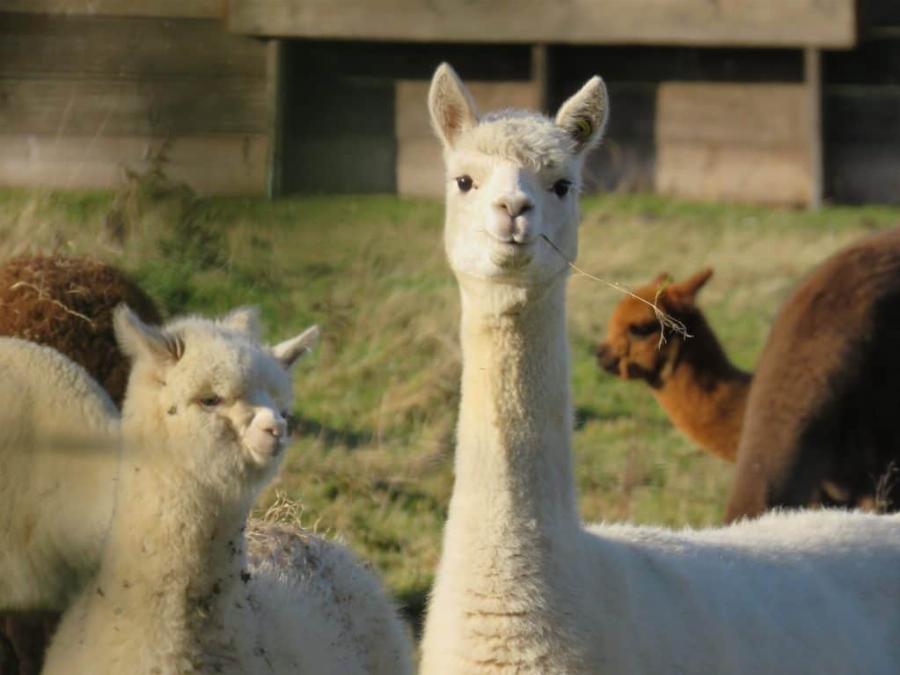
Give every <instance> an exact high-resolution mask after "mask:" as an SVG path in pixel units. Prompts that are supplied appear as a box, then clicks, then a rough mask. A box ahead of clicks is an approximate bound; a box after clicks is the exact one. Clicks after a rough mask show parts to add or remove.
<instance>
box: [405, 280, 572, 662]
mask: <svg viewBox="0 0 900 675" xmlns="http://www.w3.org/2000/svg"><path fill="white" fill-rule="evenodd" d="M565 286H566V280H565V276H560V277H558V278H557V279H556V281H554V282H553V283H552V284H551V285H550V286H549V287H545V288H542V289H540V290H534V289H522V288H511V287H501V288H497V287H496V286H494V287H492V286H490V285H487V284H485V283H484V282H478V281H472V280H465V279H460V288H461V292H462V308H463V315H462V348H463V376H462V402H461V405H460V413H459V429H458V435H459V438H458V443H457V449H456V482H455V485H454V489H453V497H452V498H451V500H450V510H449V515H448V518H447V524H446V527H445V530H444V550H443V553H442V556H441V563H440V568H439V570H438V575H437V580H436V582H435V587H434V595H433V599H432V602H431V605H430V608H429V613H428V621H427V623H426V627H425V636H424V639H423V647H422V672H423V673H428V674H429V675H430V674H432V673H441V674H442V675H448V674H450V673H473V672H482V671H483V670H484V669H485V666H486V664H493V665H492V666H491V667H488V668H487V670H488V671H490V672H494V671H493V670H492V668H496V669H497V671H498V672H499V670H502V668H501V666H502V665H503V664H505V666H504V667H508V668H509V669H510V672H512V671H514V670H517V669H518V670H519V671H521V672H536V671H540V670H541V664H542V663H545V662H546V659H547V658H548V655H549V654H550V653H551V652H553V651H554V650H556V651H559V650H565V649H568V645H562V644H554V640H544V641H542V643H541V646H540V648H529V649H528V650H523V649H520V646H521V645H522V644H525V642H527V643H528V644H531V643H530V638H529V637H528V636H531V635H534V634H544V635H549V634H554V633H553V628H552V627H551V626H550V625H548V621H550V622H552V621H554V618H555V617H560V616H564V615H565V612H564V609H563V608H562V607H559V606H557V604H558V603H557V599H558V598H560V597H561V595H560V593H558V592H557V590H556V586H558V585H559V586H562V587H567V586H568V585H569V579H570V576H571V564H570V563H571V560H573V558H575V557H576V556H577V555H578V552H577V550H576V549H577V547H578V546H579V541H580V537H579V535H578V531H579V529H580V521H579V518H578V512H577V506H576V500H575V489H574V483H573V477H572V456H571V448H570V445H571V428H572V418H571V405H570V394H569V352H568V347H567V341H566V328H565ZM522 640H525V642H522Z"/></svg>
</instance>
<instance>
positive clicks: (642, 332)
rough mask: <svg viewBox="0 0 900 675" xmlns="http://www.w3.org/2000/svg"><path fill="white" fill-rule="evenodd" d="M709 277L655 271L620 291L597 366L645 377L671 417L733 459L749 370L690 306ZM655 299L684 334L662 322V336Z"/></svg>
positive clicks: (708, 273) (631, 376)
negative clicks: (677, 278)
mask: <svg viewBox="0 0 900 675" xmlns="http://www.w3.org/2000/svg"><path fill="white" fill-rule="evenodd" d="M710 276H712V270H711V269H704V270H701V271H699V272H697V273H696V274H694V275H692V276H690V277H688V278H687V279H685V280H683V281H681V282H678V283H668V275H665V274H661V275H660V276H658V277H657V278H656V279H655V280H653V281H652V282H651V283H649V284H647V285H646V286H642V287H640V288H638V289H637V290H636V291H635V294H636V295H637V296H638V297H640V298H642V299H643V300H644V302H642V301H641V300H638V299H636V298H633V297H630V296H625V297H624V298H623V299H622V301H621V302H620V303H619V305H618V306H617V307H616V309H615V310H614V311H613V314H612V317H611V318H610V320H609V327H608V329H607V334H606V340H605V341H604V342H603V343H601V344H600V345H599V347H598V348H597V360H598V361H599V363H600V365H601V366H602V367H603V368H604V369H606V370H607V371H609V372H610V373H612V374H613V375H618V376H619V377H621V378H623V379H642V380H644V381H646V382H647V383H648V384H649V385H650V388H651V391H652V392H653V395H654V396H655V397H656V400H657V401H659V403H660V405H661V406H662V407H663V409H664V410H665V411H666V413H667V414H668V415H669V419H670V420H672V423H673V424H674V425H675V426H676V427H677V428H678V429H679V430H680V431H681V432H682V433H684V434H685V435H686V436H687V437H688V438H690V439H691V440H693V441H694V442H695V443H697V444H698V445H699V446H701V447H702V448H704V449H705V450H708V451H709V452H711V453H712V454H714V455H716V456H717V457H721V458H722V459H726V460H728V461H731V462H733V461H734V459H735V455H736V453H737V447H738V440H739V437H740V433H741V422H742V420H743V417H744V408H745V405H746V402H747V395H748V393H749V390H750V381H751V375H750V374H749V373H746V372H744V371H743V370H740V369H739V368H737V367H736V366H735V365H734V364H732V363H731V361H729V360H728V357H727V356H726V355H725V352H724V350H723V349H722V346H721V345H720V344H719V341H718V340H717V339H716V336H715V334H714V333H713V331H712V329H711V328H710V327H709V324H708V323H707V322H706V318H705V317H704V316H703V313H702V312H701V311H700V309H699V308H698V307H697V305H696V297H697V293H698V292H699V290H700V289H701V288H702V287H703V285H704V284H705V283H706V282H707V281H708V280H709V278H710ZM649 302H656V304H657V305H658V306H659V307H660V308H661V309H662V310H663V311H664V312H665V313H666V314H668V315H670V316H671V317H673V318H674V319H677V320H678V321H680V322H681V323H683V324H684V326H685V328H686V329H687V332H688V334H690V335H691V337H690V338H685V337H684V336H683V335H679V334H677V333H674V332H672V331H671V330H670V329H665V336H664V338H665V339H664V340H663V341H661V340H660V337H661V336H660V330H661V329H662V326H661V325H660V322H659V319H658V318H657V317H656V315H655V314H654V312H653V309H652V308H651V307H650V305H649V304H647V303H649Z"/></svg>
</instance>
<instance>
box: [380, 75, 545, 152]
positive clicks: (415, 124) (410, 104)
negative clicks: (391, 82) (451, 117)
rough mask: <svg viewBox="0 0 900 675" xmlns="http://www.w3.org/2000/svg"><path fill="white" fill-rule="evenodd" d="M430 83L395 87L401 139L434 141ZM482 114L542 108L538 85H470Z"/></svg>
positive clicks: (403, 82) (402, 82) (414, 82)
mask: <svg viewBox="0 0 900 675" xmlns="http://www.w3.org/2000/svg"><path fill="white" fill-rule="evenodd" d="M428 86H429V84H428V82H424V81H422V80H398V81H397V82H396V85H395V106H394V107H395V110H396V115H397V117H396V124H395V130H396V135H397V138H398V139H404V138H431V137H433V135H434V134H433V132H432V130H431V121H430V118H429V116H428V106H427V103H426V101H427V100H428ZM466 86H467V87H468V88H469V91H470V92H471V93H472V97H473V98H474V99H475V105H476V106H477V107H478V110H479V111H480V112H489V111H491V110H497V109H500V108H526V109H528V110H534V109H535V108H537V107H539V106H540V91H539V87H538V86H537V84H536V83H535V82H528V81H525V82H479V81H474V82H466Z"/></svg>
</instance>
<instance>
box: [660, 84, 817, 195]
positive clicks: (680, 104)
mask: <svg viewBox="0 0 900 675" xmlns="http://www.w3.org/2000/svg"><path fill="white" fill-rule="evenodd" d="M810 134H811V129H810V116H809V108H808V105H807V98H806V91H805V90H804V88H803V85H800V84H756V83H749V84H747V83H675V82H672V83H665V84H663V85H661V86H660V88H659V92H658V98H657V113H656V153H657V160H656V189H657V191H658V192H660V193H662V194H669V195H678V196H680V197H689V198H692V199H712V200H721V201H745V202H754V203H757V204H786V205H802V204H808V203H810V201H811V199H812V191H813V183H812V179H813V172H812V167H811V166H810V152H809V143H810V139H811V135H810Z"/></svg>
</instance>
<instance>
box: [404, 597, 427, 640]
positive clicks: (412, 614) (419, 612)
mask: <svg viewBox="0 0 900 675" xmlns="http://www.w3.org/2000/svg"><path fill="white" fill-rule="evenodd" d="M430 590H431V588H430V587H428V586H421V587H418V588H410V589H407V590H406V591H404V592H403V593H400V594H399V595H398V596H397V602H398V603H399V604H400V615H401V616H402V617H403V618H404V619H406V621H407V622H408V623H409V625H410V626H411V627H412V630H413V639H415V641H416V643H417V644H418V642H419V641H420V640H421V639H422V631H423V630H424V628H425V608H426V606H427V605H428V592H429V591H430Z"/></svg>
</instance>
